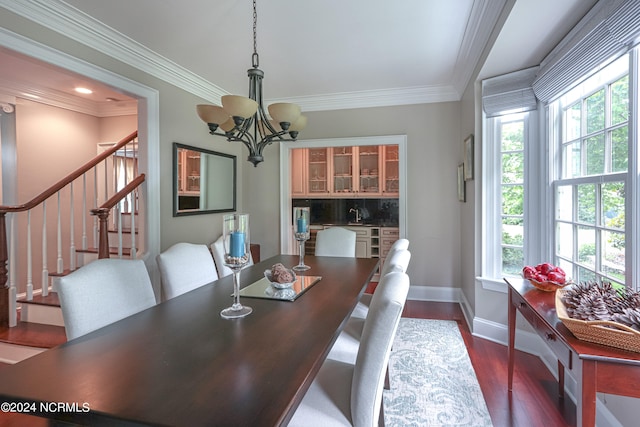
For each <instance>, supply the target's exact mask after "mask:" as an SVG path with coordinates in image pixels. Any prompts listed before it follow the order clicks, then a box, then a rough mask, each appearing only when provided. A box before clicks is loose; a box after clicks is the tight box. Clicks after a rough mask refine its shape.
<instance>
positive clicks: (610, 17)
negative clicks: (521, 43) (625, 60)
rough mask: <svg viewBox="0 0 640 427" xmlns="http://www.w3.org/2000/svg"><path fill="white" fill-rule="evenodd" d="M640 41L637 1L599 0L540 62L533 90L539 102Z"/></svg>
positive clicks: (567, 86)
mask: <svg viewBox="0 0 640 427" xmlns="http://www.w3.org/2000/svg"><path fill="white" fill-rule="evenodd" d="M638 41H640V2H639V1H638V0H600V1H599V2H598V3H597V4H596V5H595V6H594V7H593V8H592V9H591V10H590V11H589V13H587V15H585V17H584V18H583V19H582V20H581V21H580V22H579V23H578V25H576V27H575V28H574V29H573V30H572V31H571V32H570V33H569V34H568V35H567V36H566V37H565V38H564V39H563V40H562V42H560V44H558V46H556V48H555V49H554V50H552V51H551V53H550V54H549V55H547V57H546V58H545V59H544V61H542V64H541V65H540V70H539V72H538V75H537V77H536V79H535V81H534V82H533V90H534V92H535V94H536V96H537V97H538V99H540V100H541V101H543V102H549V101H551V100H553V99H554V98H555V97H557V96H559V95H560V94H561V93H564V92H565V91H566V90H567V89H568V88H570V85H572V84H574V83H577V82H578V80H579V79H581V78H583V77H585V76H587V75H588V74H589V73H590V72H591V71H593V70H594V69H595V68H596V67H598V66H599V65H600V64H602V63H603V62H605V61H607V60H608V59H613V58H615V57H617V56H619V55H621V54H623V53H626V52H627V51H628V50H629V49H630V48H631V47H633V46H634V45H635V44H637V43H638Z"/></svg>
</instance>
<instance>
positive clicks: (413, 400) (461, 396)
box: [383, 318, 493, 427]
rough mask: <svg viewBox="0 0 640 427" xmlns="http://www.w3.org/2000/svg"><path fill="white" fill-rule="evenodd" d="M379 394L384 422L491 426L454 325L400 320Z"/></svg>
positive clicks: (451, 323) (387, 424)
mask: <svg viewBox="0 0 640 427" xmlns="http://www.w3.org/2000/svg"><path fill="white" fill-rule="evenodd" d="M389 377H390V385H391V387H390V390H385V392H384V395H383V402H384V415H385V417H384V420H385V426H387V427H389V426H415V427H418V426H419V427H427V426H469V427H485V426H492V425H493V424H492V423H491V417H490V416H489V411H488V409H487V405H486V403H485V400H484V397H483V396H482V391H481V390H480V385H479V384H478V379H477V378H476V374H475V372H474V370H473V366H472V365H471V360H470V359H469V354H468V353H467V349H466V347H465V345H464V341H463V340H462V336H461V335H460V330H459V329H458V325H457V323H456V322H454V321H449V320H425V319H408V318H402V319H400V325H399V327H398V332H397V334H396V338H395V340H394V344H393V351H392V352H391V357H390V359H389Z"/></svg>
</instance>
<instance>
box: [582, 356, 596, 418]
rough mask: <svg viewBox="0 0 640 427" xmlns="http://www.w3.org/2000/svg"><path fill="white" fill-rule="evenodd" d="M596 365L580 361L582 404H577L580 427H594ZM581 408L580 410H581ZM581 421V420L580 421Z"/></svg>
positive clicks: (594, 362) (591, 361)
mask: <svg viewBox="0 0 640 427" xmlns="http://www.w3.org/2000/svg"><path fill="white" fill-rule="evenodd" d="M597 370H598V365H597V362H596V361H593V360H583V361H582V384H581V386H582V391H581V393H580V396H581V397H582V402H578V403H579V405H578V414H577V415H578V420H577V421H578V423H577V425H579V426H582V427H594V426H595V425H596V381H597V379H596V375H597ZM581 407H582V408H581ZM581 419H582V420H581Z"/></svg>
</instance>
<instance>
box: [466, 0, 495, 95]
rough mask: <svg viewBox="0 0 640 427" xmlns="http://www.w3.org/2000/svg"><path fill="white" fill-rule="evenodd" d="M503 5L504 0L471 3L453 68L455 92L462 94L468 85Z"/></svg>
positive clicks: (477, 0)
mask: <svg viewBox="0 0 640 427" xmlns="http://www.w3.org/2000/svg"><path fill="white" fill-rule="evenodd" d="M505 4H506V0H499V1H493V0H492V1H489V0H475V1H474V2H473V6H472V8H471V15H470V17H469V21H468V23H467V28H466V30H465V32H464V36H463V38H462V43H461V45H460V49H459V51H458V57H457V59H456V66H455V67H454V70H455V72H454V76H453V82H454V87H455V88H456V90H457V92H459V93H463V92H464V90H465V88H466V87H467V85H468V84H469V80H471V77H472V76H473V73H474V70H475V69H476V66H477V65H478V61H479V60H480V57H481V56H482V52H483V51H484V50H485V48H486V44H487V42H488V41H489V38H490V37H491V32H492V31H493V27H494V26H495V25H496V23H497V22H498V18H499V16H500V13H501V12H502V9H503V8H504V5H505ZM487 24H491V25H487Z"/></svg>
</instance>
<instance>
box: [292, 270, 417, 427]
mask: <svg viewBox="0 0 640 427" xmlns="http://www.w3.org/2000/svg"><path fill="white" fill-rule="evenodd" d="M379 288H380V289H378V290H377V291H376V293H375V294H374V299H373V301H372V303H371V313H370V315H369V316H368V317H367V320H366V322H365V327H364V330H363V334H362V340H361V342H360V347H359V348H358V350H357V355H356V359H355V363H352V362H349V361H343V360H337V359H332V358H331V357H328V358H326V359H325V361H324V362H323V364H322V366H321V367H320V370H319V371H318V374H317V375H316V377H315V379H314V380H313V382H312V383H311V386H310V387H309V389H308V390H307V393H306V394H305V396H304V397H303V399H302V401H301V403H300V405H299V406H298V408H297V409H296V412H295V413H294V415H293V417H292V419H291V421H290V423H289V426H290V427H296V426H304V427H308V426H328V425H331V426H355V427H371V426H376V425H378V421H379V419H380V415H381V412H382V410H381V407H382V391H383V387H384V380H385V376H386V369H387V364H388V362H389V354H390V351H391V344H392V343H393V339H394V337H395V334H396V331H397V328H398V323H399V321H400V316H401V314H402V308H403V307H404V301H405V300H406V298H407V293H408V292H409V278H408V277H407V275H406V274H404V273H400V272H393V273H389V275H388V276H387V277H386V278H385V280H384V281H382V282H381V283H380V285H379Z"/></svg>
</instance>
